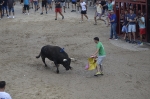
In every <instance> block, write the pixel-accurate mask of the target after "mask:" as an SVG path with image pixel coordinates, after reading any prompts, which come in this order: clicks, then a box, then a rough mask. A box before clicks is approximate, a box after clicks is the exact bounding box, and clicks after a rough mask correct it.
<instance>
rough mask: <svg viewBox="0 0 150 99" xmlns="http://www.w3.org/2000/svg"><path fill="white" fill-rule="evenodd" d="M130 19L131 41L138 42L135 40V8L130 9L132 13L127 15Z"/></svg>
mask: <svg viewBox="0 0 150 99" xmlns="http://www.w3.org/2000/svg"><path fill="white" fill-rule="evenodd" d="M127 20H128V21H129V26H128V32H129V40H130V41H129V43H136V42H135V32H136V15H135V14H134V12H133V10H132V9H130V14H129V15H128V17H127ZM131 33H132V35H133V41H132V39H131Z"/></svg>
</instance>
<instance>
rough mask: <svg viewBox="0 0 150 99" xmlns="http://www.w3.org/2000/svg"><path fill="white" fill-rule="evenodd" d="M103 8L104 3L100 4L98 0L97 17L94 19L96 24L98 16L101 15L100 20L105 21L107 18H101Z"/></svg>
mask: <svg viewBox="0 0 150 99" xmlns="http://www.w3.org/2000/svg"><path fill="white" fill-rule="evenodd" d="M102 9H103V7H102V5H101V4H99V1H97V3H96V11H95V17H94V20H95V24H94V25H97V19H96V18H97V17H99V20H101V21H104V22H105V20H103V19H101V16H102ZM105 24H106V22H105Z"/></svg>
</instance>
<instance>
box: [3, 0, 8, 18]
mask: <svg viewBox="0 0 150 99" xmlns="http://www.w3.org/2000/svg"><path fill="white" fill-rule="evenodd" d="M7 3H8V0H4V3H3V6H2V8H3V16H4V12H5V10H6V14H7V17H8V11H7Z"/></svg>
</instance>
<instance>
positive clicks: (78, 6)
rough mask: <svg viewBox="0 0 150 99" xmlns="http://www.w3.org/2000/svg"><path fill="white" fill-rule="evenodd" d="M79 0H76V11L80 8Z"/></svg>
mask: <svg viewBox="0 0 150 99" xmlns="http://www.w3.org/2000/svg"><path fill="white" fill-rule="evenodd" d="M80 7H81V6H80V0H77V10H78V12H79V9H80Z"/></svg>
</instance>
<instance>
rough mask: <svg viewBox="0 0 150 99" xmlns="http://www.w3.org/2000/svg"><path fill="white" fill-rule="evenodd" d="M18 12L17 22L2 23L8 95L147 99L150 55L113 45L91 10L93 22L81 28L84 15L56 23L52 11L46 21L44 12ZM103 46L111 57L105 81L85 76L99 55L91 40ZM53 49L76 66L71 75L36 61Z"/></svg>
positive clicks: (18, 98) (1, 69)
mask: <svg viewBox="0 0 150 99" xmlns="http://www.w3.org/2000/svg"><path fill="white" fill-rule="evenodd" d="M20 9H21V6H20V5H19V4H17V5H16V6H15V11H16V18H15V19H7V18H4V19H2V20H0V80H5V81H6V82H7V87H6V91H7V92H9V93H10V94H11V96H12V98H13V99H149V97H150V50H149V47H148V46H145V47H144V48H141V47H140V48H139V47H135V46H136V45H131V44H127V43H125V42H123V41H121V40H118V41H114V40H112V41H109V40H108V38H109V29H108V28H107V27H106V26H105V24H104V23H103V22H98V25H97V26H94V25H93V15H94V9H93V8H89V10H88V15H89V18H90V22H88V21H86V20H85V21H84V22H83V23H79V21H80V20H79V19H80V14H79V13H71V12H70V9H67V10H66V12H67V13H65V14H64V16H65V19H64V20H61V17H60V16H59V18H58V20H57V21H55V20H54V11H49V13H48V14H47V15H46V14H44V15H43V16H41V15H40V11H39V12H37V13H34V11H33V10H32V11H31V12H30V15H29V16H27V15H23V14H21V10H20ZM95 36H98V37H99V38H100V41H101V42H103V44H104V46H105V49H106V53H107V57H106V59H105V61H104V63H103V65H104V74H105V75H104V76H99V77H94V76H93V75H94V73H95V72H96V71H86V70H84V67H85V65H86V64H87V58H88V57H89V56H90V55H91V54H93V52H94V51H95V44H94V42H93V40H92V39H93V37H95ZM47 44H51V45H58V46H61V47H64V48H65V51H66V52H67V53H68V54H69V56H70V57H73V58H75V59H77V61H75V62H72V64H71V66H72V67H73V68H74V70H72V71H65V69H64V67H63V66H60V74H56V72H55V71H56V68H55V67H54V64H53V63H52V62H50V61H49V60H46V63H47V64H48V66H49V68H48V69H45V68H44V64H43V63H42V61H41V59H36V58H35V56H36V55H38V54H39V52H40V49H41V47H42V46H44V45H47Z"/></svg>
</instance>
